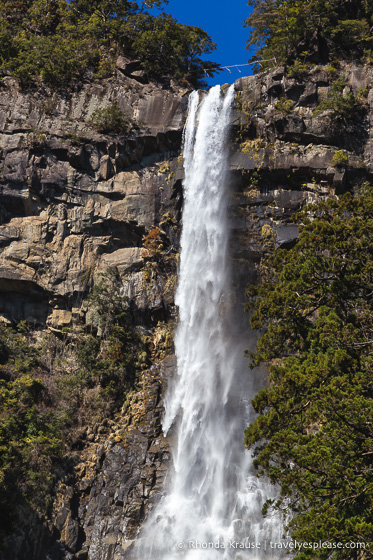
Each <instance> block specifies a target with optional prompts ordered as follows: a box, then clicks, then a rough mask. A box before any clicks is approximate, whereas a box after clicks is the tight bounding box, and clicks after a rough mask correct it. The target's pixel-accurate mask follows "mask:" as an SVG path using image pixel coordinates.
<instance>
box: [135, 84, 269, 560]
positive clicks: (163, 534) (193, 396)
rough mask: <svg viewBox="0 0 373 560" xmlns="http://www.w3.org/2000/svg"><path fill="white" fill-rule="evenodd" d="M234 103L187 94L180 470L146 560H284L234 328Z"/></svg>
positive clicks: (170, 404) (157, 513)
mask: <svg viewBox="0 0 373 560" xmlns="http://www.w3.org/2000/svg"><path fill="white" fill-rule="evenodd" d="M233 97H234V87H233V86H230V87H229V89H227V90H226V91H225V95H224V94H223V93H222V92H221V88H220V87H219V86H216V87H214V88H212V89H211V90H210V91H209V93H208V94H207V95H206V96H205V97H204V98H203V100H202V102H201V104H199V94H198V92H193V93H192V94H191V96H190V98H189V113H188V119H187V123H186V126H185V131H184V152H183V161H184V167H185V180H184V209H183V230H182V236H181V255H180V271H179V283H178V288H177V293H176V304H177V306H178V308H179V324H178V327H177V331H176V335H175V348H176V358H177V375H176V378H175V379H174V380H172V381H171V382H170V387H169V390H168V394H167V395H166V398H165V416H164V421H163V428H164V432H165V433H167V432H168V431H169V430H170V429H172V430H173V431H174V432H175V438H176V443H175V446H174V449H173V472H172V474H171V475H170V476H171V481H170V484H169V486H168V488H165V492H166V495H165V496H164V498H163V499H162V500H161V502H160V504H159V505H158V506H157V507H156V508H155V510H154V511H153V512H152V514H151V516H150V519H149V520H148V521H147V523H146V524H145V526H144V528H143V531H142V534H141V539H140V545H139V554H138V558H139V559H140V558H141V560H147V559H149V560H150V559H151V560H177V559H180V558H183V559H187V560H216V559H221V560H226V559H227V560H228V559H229V560H233V559H237V560H238V559H241V558H242V559H243V558H250V559H252V560H264V559H267V558H272V557H273V558H276V559H277V558H279V556H278V555H277V556H276V555H273V556H272V555H271V550H267V551H265V550H264V547H265V544H264V542H265V540H267V539H269V538H272V539H273V538H276V537H277V538H278V539H279V538H280V534H277V535H276V529H278V528H279V526H280V524H279V523H278V521H277V520H276V522H273V520H272V521H271V520H269V521H263V519H262V517H261V513H260V511H261V507H262V505H263V501H264V499H265V497H264V495H265V494H266V492H265V488H264V486H263V483H262V482H258V481H257V479H256V477H255V475H253V474H252V473H251V474H250V465H251V456H250V453H249V452H248V451H247V450H245V449H244V447H243V443H242V442H243V430H244V428H245V426H246V425H247V423H248V421H249V418H248V414H247V411H248V408H249V406H248V400H245V398H246V399H251V398H252V396H253V394H252V388H251V389H250V387H249V381H247V380H248V379H249V372H248V367H247V363H244V364H243V360H242V356H243V347H244V346H243V345H242V344H241V343H240V341H239V337H237V336H235V334H234V333H232V329H231V328H230V308H231V303H230V273H229V269H230V265H229V259H228V243H229V227H228V216H227V209H228V201H229V190H228V156H229V150H228V131H229V122H230V115H231V106H232V102H233ZM242 364H243V365H242ZM250 391H251V394H247V393H250ZM232 543H237V547H236V548H235V547H234V546H232ZM257 543H259V545H260V546H259V548H258V547H256V546H255V545H256V544H257ZM243 546H245V548H244V549H243Z"/></svg>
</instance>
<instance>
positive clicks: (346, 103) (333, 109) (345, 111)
mask: <svg viewBox="0 0 373 560" xmlns="http://www.w3.org/2000/svg"><path fill="white" fill-rule="evenodd" d="M344 88H345V82H344V79H343V78H338V79H337V80H336V81H335V82H334V83H333V86H332V90H331V92H330V93H329V95H328V99H325V100H324V101H322V102H321V103H319V105H318V106H317V107H316V109H315V110H314V112H313V114H314V115H315V116H317V115H319V114H320V113H323V112H324V111H329V112H330V118H331V119H334V120H341V121H344V122H346V121H348V120H351V119H353V118H354V117H356V116H357V115H358V114H359V112H360V111H361V109H362V106H361V104H360V103H359V101H358V100H357V99H356V97H355V96H354V94H353V93H352V92H349V93H347V94H346V95H344V94H343V90H344Z"/></svg>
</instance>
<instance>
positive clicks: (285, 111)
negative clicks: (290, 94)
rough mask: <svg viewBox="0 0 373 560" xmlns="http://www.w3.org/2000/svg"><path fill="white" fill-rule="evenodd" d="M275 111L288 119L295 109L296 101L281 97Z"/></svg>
mask: <svg viewBox="0 0 373 560" xmlns="http://www.w3.org/2000/svg"><path fill="white" fill-rule="evenodd" d="M275 109H276V111H278V112H279V113H281V114H282V116H284V117H286V115H289V114H290V113H291V112H292V110H293V109H294V101H292V100H291V99H287V98H286V97H281V99H279V100H278V101H277V103H276V104H275Z"/></svg>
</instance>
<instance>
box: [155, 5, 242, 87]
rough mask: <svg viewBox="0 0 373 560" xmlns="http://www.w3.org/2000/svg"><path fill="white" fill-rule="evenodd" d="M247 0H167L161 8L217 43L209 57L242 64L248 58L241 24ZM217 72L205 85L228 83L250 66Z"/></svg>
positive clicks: (227, 62) (223, 61) (228, 63)
mask: <svg viewBox="0 0 373 560" xmlns="http://www.w3.org/2000/svg"><path fill="white" fill-rule="evenodd" d="M246 1H247V0H230V1H229V0H228V1H227V0H225V1H223V0H169V3H168V4H167V5H165V6H164V11H165V12H166V13H168V14H171V15H172V16H173V17H174V18H175V19H177V20H178V21H179V22H180V23H185V24H187V25H193V26H198V27H202V29H204V30H205V31H207V33H208V34H209V35H210V36H211V38H212V40H213V41H215V43H217V44H218V48H217V49H216V50H215V51H213V53H212V54H211V55H210V57H209V59H210V60H213V61H214V62H218V63H219V64H222V65H227V66H231V65H233V64H245V63H246V62H247V61H248V59H249V58H250V57H251V54H250V53H249V51H247V50H246V48H245V46H246V41H247V38H248V34H249V30H248V29H247V28H244V27H243V22H244V20H245V19H246V18H247V17H248V15H249V13H250V12H249V7H248V6H247V4H246ZM240 70H241V72H242V74H240V73H239V72H238V70H237V69H235V68H231V74H230V73H229V72H228V71H226V70H225V71H224V72H220V73H219V74H217V75H216V76H215V78H210V79H208V80H207V81H208V83H209V85H211V86H212V85H214V84H224V83H227V82H229V83H232V82H234V81H235V80H237V78H239V77H240V76H244V75H246V76H247V75H248V74H251V67H250V66H244V67H243V68H240Z"/></svg>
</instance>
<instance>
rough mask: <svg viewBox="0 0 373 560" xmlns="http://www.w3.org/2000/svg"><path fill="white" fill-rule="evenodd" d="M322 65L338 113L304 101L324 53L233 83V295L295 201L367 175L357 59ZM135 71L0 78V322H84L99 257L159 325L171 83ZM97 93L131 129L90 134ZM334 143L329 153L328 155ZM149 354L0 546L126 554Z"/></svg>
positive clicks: (320, 78)
mask: <svg viewBox="0 0 373 560" xmlns="http://www.w3.org/2000/svg"><path fill="white" fill-rule="evenodd" d="M124 66H125V67H126V65H124ZM338 72H339V76H343V77H344V79H345V92H344V95H346V94H347V93H348V92H350V91H351V92H353V93H354V94H355V96H356V99H359V103H360V110H359V113H358V118H356V119H354V121H351V120H350V119H348V118H347V116H346V118H345V119H333V118H331V115H330V112H328V111H326V112H324V113H320V114H319V115H317V116H315V115H314V109H315V108H316V106H317V105H318V104H319V103H320V102H321V101H322V100H325V99H326V98H327V97H328V94H329V93H330V91H331V89H332V83H333V80H334V79H335V77H334V76H333V77H331V76H330V71H329V73H328V69H326V68H324V67H322V68H320V67H317V68H314V69H313V70H312V71H311V72H310V73H309V74H308V75H307V76H305V77H304V78H302V79H299V80H296V79H290V78H289V77H287V76H286V73H285V71H284V69H283V68H278V69H274V70H272V71H269V72H265V73H263V74H259V75H256V76H251V77H245V78H241V79H240V80H238V81H237V82H236V84H235V88H236V111H235V112H234V116H233V122H232V125H233V127H232V156H231V172H232V194H231V205H230V218H231V224H232V225H231V227H232V235H231V240H230V243H231V255H232V259H233V271H234V278H233V280H234V285H233V289H234V290H235V293H236V294H237V302H238V303H237V304H238V305H241V303H242V302H243V300H244V290H245V286H246V285H247V284H248V283H249V282H253V281H256V277H257V271H256V268H255V265H256V264H258V263H259V261H260V258H261V256H262V255H263V254H265V253H266V252H268V251H271V250H273V248H274V247H275V246H283V247H289V246H291V245H292V244H293V243H294V241H295V239H296V237H297V231H298V230H297V226H296V225H295V224H294V223H293V222H292V219H291V217H292V215H293V214H294V212H295V211H297V210H298V209H300V208H301V207H302V206H304V205H305V204H306V203H308V202H314V201H317V200H319V199H320V198H322V197H325V196H338V195H339V194H340V193H341V192H343V191H345V190H347V189H350V188H353V187H355V186H358V185H360V184H362V183H363V182H364V181H367V180H369V179H370V178H371V175H372V171H373V167H372V166H373V160H372V149H373V144H372V126H371V124H372V118H373V116H372V115H373V113H372V110H371V109H372V104H373V89H371V84H372V83H373V70H371V69H367V68H363V67H360V66H354V65H351V66H345V67H343V68H341V69H339V71H338ZM139 80H140V81H139ZM141 80H142V78H141V76H133V75H132V76H131V75H129V72H127V75H126V74H125V73H124V72H123V71H122V70H120V69H118V75H117V77H116V78H115V79H113V80H109V81H108V82H107V83H106V84H102V83H87V84H85V85H83V86H82V88H81V90H80V91H77V92H73V93H70V94H56V93H54V94H47V93H46V92H40V91H38V92H33V93H23V92H21V91H20V90H19V88H18V85H17V83H16V82H15V81H14V80H12V79H10V78H8V79H4V80H3V82H2V85H1V89H0V123H1V130H2V132H1V134H0V150H1V151H0V167H1V175H0V186H1V195H0V196H1V215H0V216H1V225H0V253H1V264H0V290H1V298H0V314H1V316H2V320H3V321H5V322H14V321H19V320H26V321H28V322H30V323H32V324H35V325H37V326H38V328H45V329H49V330H51V331H52V332H55V333H56V334H58V333H61V332H62V331H63V329H64V328H66V327H69V326H71V325H72V324H74V323H79V324H81V325H85V326H86V327H87V328H88V327H92V325H93V326H94V317H92V313H90V309H89V305H88V303H87V295H88V293H89V291H90V290H91V288H92V286H93V285H94V283H95V282H97V281H98V279H99V278H100V275H101V274H102V273H103V272H105V271H106V270H107V269H115V270H116V272H117V274H118V277H119V278H120V282H121V293H122V294H123V295H124V296H127V297H128V298H129V303H130V306H131V308H132V310H133V312H134V313H135V315H136V316H137V318H138V322H139V324H141V325H142V326H143V328H145V329H147V332H148V333H151V335H152V336H153V340H154V344H155V345H156V344H157V340H158V339H161V338H162V337H164V336H165V335H164V332H162V328H165V329H167V328H168V329H169V332H171V330H172V325H173V323H174V321H175V309H174V302H173V298H174V290H175V285H176V278H175V266H174V267H173V268H172V269H170V267H164V268H163V269H162V267H158V268H157V270H156V271H155V270H154V267H153V266H152V262H151V259H149V258H148V253H147V250H146V248H144V239H145V237H146V235H147V234H148V233H149V232H150V231H151V230H153V229H154V228H156V227H159V228H160V229H161V231H162V236H163V246H162V256H161V258H162V259H168V258H172V259H174V264H175V263H176V262H177V253H178V250H179V233H180V219H181V211H182V187H181V180H182V176H183V169H182V158H181V157H180V149H181V140H182V128H183V124H184V121H185V117H186V111H187V95H186V93H187V92H185V91H182V90H180V89H178V88H177V87H176V86H175V87H174V88H173V89H172V90H164V89H161V88H160V87H159V86H157V85H156V84H151V83H149V84H142V83H141ZM359 92H360V93H359ZM362 92H363V93H362ZM284 100H290V101H291V102H292V103H290V104H284V102H283V101H284ZM281 101H282V103H280V102H281ZM113 102H115V103H118V105H119V106H120V108H121V109H122V110H123V111H125V112H126V114H127V115H128V119H129V122H131V127H132V130H131V131H130V132H126V133H123V134H119V135H118V134H99V133H97V132H96V131H95V130H94V128H93V127H92V123H91V120H90V119H91V117H92V113H93V112H94V110H95V109H97V108H103V107H107V106H109V105H110V104H111V103H113ZM341 151H343V154H344V159H343V162H344V163H343V165H339V164H337V163H336V158H335V154H336V152H341ZM167 325H168V327H167ZM157 337H158V338H157ZM153 358H154V359H153V362H154V365H153V366H152V367H151V368H150V369H149V370H148V371H146V372H144V374H143V376H142V377H141V379H140V380H139V384H138V385H137V387H136V389H135V391H134V392H133V393H132V396H131V397H130V398H129V400H128V402H126V403H125V405H124V406H123V408H122V411H121V414H120V415H119V416H118V417H117V418H114V419H106V420H105V421H104V422H102V423H101V424H100V425H97V426H95V427H94V428H92V429H90V430H88V431H86V432H85V433H83V434H81V435H80V436H79V437H78V438H77V440H76V442H75V443H74V445H73V446H72V451H71V453H72V455H73V456H74V461H73V465H74V466H73V468H72V469H70V471H69V472H68V473H67V474H65V475H64V476H62V477H61V481H60V485H59V487H58V488H57V489H56V496H55V497H54V505H53V511H52V512H51V513H50V516H49V517H48V519H41V520H38V519H33V520H32V522H29V521H28V522H27V523H29V527H28V528H27V527H26V525H27V523H26V521H25V527H26V528H25V527H24V529H23V530H22V531H21V532H20V534H19V535H15V536H14V537H12V538H11V539H9V541H8V543H7V546H8V549H7V551H5V552H4V554H8V556H4V558H5V557H6V558H8V557H9V551H11V554H12V556H11V557H12V558H14V559H16V560H23V559H26V558H27V560H44V559H47V558H48V559H49V560H57V559H61V560H62V559H64V560H74V559H78V558H79V559H80V560H83V559H88V560H122V559H125V558H129V555H130V550H131V546H132V544H133V540H134V539H135V537H136V535H137V532H138V528H139V526H140V525H141V523H142V522H143V520H144V519H145V517H146V515H147V512H148V510H149V508H151V507H152V506H153V505H154V504H155V503H156V501H157V500H158V499H159V497H160V495H161V493H162V490H163V482H164V478H165V474H166V472H167V469H168V464H169V458H170V455H169V442H168V440H167V439H166V438H164V437H163V435H162V431H161V423H160V418H161V413H162V394H163V390H164V385H165V383H166V380H167V378H168V377H169V376H171V375H172V374H173V373H172V372H173V367H174V360H173V358H172V356H168V357H165V355H164V354H162V353H160V352H158V353H157V352H155V353H154V356H153ZM35 527H36V528H37V529H35ZM32 534H34V535H38V536H37V538H36V539H35V538H34V539H33V538H32V536H31V535H32ZM36 541H37V542H36ZM1 554H2V553H0V556H1Z"/></svg>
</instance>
